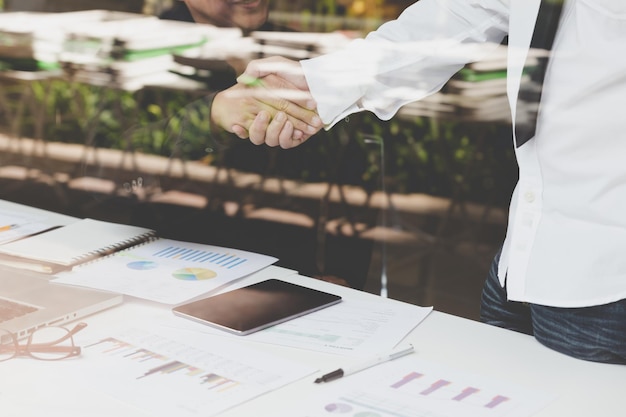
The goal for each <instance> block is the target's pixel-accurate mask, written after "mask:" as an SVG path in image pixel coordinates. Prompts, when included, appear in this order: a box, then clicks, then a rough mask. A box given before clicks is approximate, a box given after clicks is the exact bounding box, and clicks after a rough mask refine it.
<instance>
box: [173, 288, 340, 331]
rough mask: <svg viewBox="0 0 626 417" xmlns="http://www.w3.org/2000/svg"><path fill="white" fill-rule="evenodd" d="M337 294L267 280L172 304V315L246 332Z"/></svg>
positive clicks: (298, 313)
mask: <svg viewBox="0 0 626 417" xmlns="http://www.w3.org/2000/svg"><path fill="white" fill-rule="evenodd" d="M340 301H341V297H340V296H338V295H335V294H329V293H326V292H323V291H318V290H314V289H312V288H307V287H303V286H301V285H296V284H292V283H289V282H286V281H281V280H278V279H269V280H267V281H262V282H259V283H256V284H252V285H249V286H247V287H243V288H239V289H236V290H232V291H229V292H225V293H222V294H219V295H215V296H213V297H208V298H204V299H202V300H197V301H192V302H190V303H187V304H183V305H180V306H178V307H175V308H174V309H173V310H172V311H173V312H174V314H176V315H178V316H181V317H186V318H189V319H192V320H195V321H199V322H201V323H204V324H207V325H209V326H212V327H216V328H218V329H221V330H225V331H227V332H230V333H234V334H238V335H246V334H250V333H253V332H256V331H258V330H261V329H265V328H266V327H270V326H273V325H275V324H278V323H282V322H284V321H287V320H290V319H293V318H295V317H299V316H302V315H304V314H308V313H311V312H313V311H316V310H320V309H322V308H324V307H328V306H331V305H333V304H336V303H338V302H340Z"/></svg>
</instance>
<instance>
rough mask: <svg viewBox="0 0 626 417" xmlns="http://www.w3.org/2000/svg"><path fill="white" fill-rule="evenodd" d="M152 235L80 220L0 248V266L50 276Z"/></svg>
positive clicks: (122, 226) (143, 240) (138, 228)
mask: <svg viewBox="0 0 626 417" xmlns="http://www.w3.org/2000/svg"><path fill="white" fill-rule="evenodd" d="M154 235H155V232H154V231H153V230H150V229H146V228H143V227H137V226H131V225H127V224H119V223H111V222H105V221H100V220H94V219H82V220H79V221H77V222H74V223H71V224H69V225H67V226H63V227H59V228H55V229H52V230H50V231H47V232H44V233H40V234H37V235H34V236H30V237H26V238H24V239H20V240H16V241H13V242H9V243H6V244H4V245H0V263H2V264H5V265H9V266H16V267H23V268H25V269H31V270H39V271H40V272H49V273H52V272H56V270H58V269H63V267H66V268H68V267H72V266H74V265H78V264H81V263H84V262H87V261H90V260H93V259H96V258H100V257H103V256H106V255H109V254H111V253H114V252H117V251H119V250H122V249H125V248H128V247H130V246H134V245H137V244H139V243H142V242H145V241H147V240H149V239H151V238H152V237H154ZM20 264H23V265H20ZM29 265H30V266H31V267H29ZM55 266H58V267H60V268H55Z"/></svg>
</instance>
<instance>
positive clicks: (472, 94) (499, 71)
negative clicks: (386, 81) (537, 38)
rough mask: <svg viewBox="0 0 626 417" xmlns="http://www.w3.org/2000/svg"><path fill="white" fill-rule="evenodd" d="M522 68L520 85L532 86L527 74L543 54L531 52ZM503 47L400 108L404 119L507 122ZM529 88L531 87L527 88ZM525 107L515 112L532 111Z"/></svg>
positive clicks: (505, 57)
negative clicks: (437, 89)
mask: <svg viewBox="0 0 626 417" xmlns="http://www.w3.org/2000/svg"><path fill="white" fill-rule="evenodd" d="M530 53H531V55H532V56H531V59H529V60H528V61H527V62H528V64H527V65H528V66H527V67H526V68H525V69H524V74H523V76H522V83H523V84H526V85H531V86H532V80H531V78H530V73H531V72H532V70H533V69H534V67H535V66H536V65H538V63H539V58H540V57H541V56H542V54H543V52H542V51H541V50H532V51H530ZM506 86H507V47H506V46H504V45H501V46H499V47H498V48H496V50H495V51H494V52H493V53H490V54H489V55H488V56H486V57H485V58H484V59H482V60H480V61H477V62H473V63H470V64H468V65H466V66H465V67H464V68H463V69H461V70H460V71H459V72H458V73H456V74H455V75H454V76H453V77H452V78H451V79H450V81H448V83H447V84H446V85H445V86H444V87H443V88H442V90H441V91H440V92H438V93H436V94H433V95H431V96H429V97H427V98H425V99H423V100H420V101H417V102H414V103H410V104H407V105H406V106H404V107H403V108H402V109H401V112H400V113H401V115H402V116H404V117H414V116H423V117H438V118H446V119H453V120H458V121H484V122H496V121H500V122H505V123H510V120H511V112H510V110H509V102H508V98H507V91H506ZM529 88H532V87H529ZM531 106H532V104H531V101H530V100H529V105H528V108H521V109H518V111H528V112H530V111H533V109H532V108H530V107H531Z"/></svg>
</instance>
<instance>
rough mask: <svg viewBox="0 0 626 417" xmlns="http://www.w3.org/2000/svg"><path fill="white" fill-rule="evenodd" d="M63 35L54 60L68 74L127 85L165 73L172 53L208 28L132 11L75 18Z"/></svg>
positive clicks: (200, 38) (203, 38)
mask: <svg viewBox="0 0 626 417" xmlns="http://www.w3.org/2000/svg"><path fill="white" fill-rule="evenodd" d="M66 35H67V38H66V43H65V48H64V51H63V53H62V54H61V57H60V63H61V67H62V68H63V70H64V71H65V73H66V75H67V76H68V78H70V79H72V80H74V81H79V82H85V83H88V84H93V85H107V86H113V87H119V88H124V89H130V90H132V89H137V88H139V87H141V86H142V85H143V84H144V83H146V82H148V80H149V79H152V78H154V77H158V76H159V75H162V74H167V73H168V71H170V70H171V69H172V68H173V66H174V64H175V63H174V60H173V54H175V53H180V52H182V51H185V50H193V49H196V48H200V47H201V46H202V45H204V44H205V43H206V42H207V41H209V39H211V38H212V37H213V36H214V28H213V27H212V26H210V25H200V24H194V23H188V22H178V21H171V20H160V19H157V18H155V17H147V16H144V15H136V17H134V18H131V19H125V20H116V21H103V22H97V23H88V24H77V25H74V26H73V27H71V28H70V29H69V30H68V32H67V34H66Z"/></svg>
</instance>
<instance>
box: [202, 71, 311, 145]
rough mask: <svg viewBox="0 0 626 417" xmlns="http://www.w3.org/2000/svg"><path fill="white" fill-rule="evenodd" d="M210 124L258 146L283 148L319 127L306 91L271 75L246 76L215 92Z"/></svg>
mask: <svg viewBox="0 0 626 417" xmlns="http://www.w3.org/2000/svg"><path fill="white" fill-rule="evenodd" d="M245 77H247V76H244V78H245ZM211 122H212V124H213V125H214V126H219V127H220V128H222V129H224V130H227V131H229V132H232V133H235V134H236V135H237V136H239V137H240V138H242V139H246V138H250V141H251V142H252V143H255V144H257V145H260V144H263V143H265V144H267V145H268V146H279V145H280V146H281V147H283V148H291V147H293V146H297V145H299V144H300V143H302V142H303V141H305V140H306V139H308V138H309V137H310V136H311V135H312V134H314V133H316V132H318V131H319V130H320V128H321V127H322V122H321V120H320V119H319V116H317V113H316V112H315V101H314V100H313V99H312V97H311V95H310V94H309V93H308V91H303V90H300V89H299V88H297V87H296V86H294V85H293V84H291V83H290V82H289V81H287V80H285V79H282V78H280V77H278V76H277V75H274V74H267V75H266V76H264V77H263V79H258V78H250V77H248V79H244V80H243V81H241V82H239V83H238V84H236V85H235V86H233V87H231V88H229V89H227V90H224V91H222V92H220V93H218V94H217V95H216V96H215V99H214V101H213V106H212V108H211ZM251 133H252V134H251Z"/></svg>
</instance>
